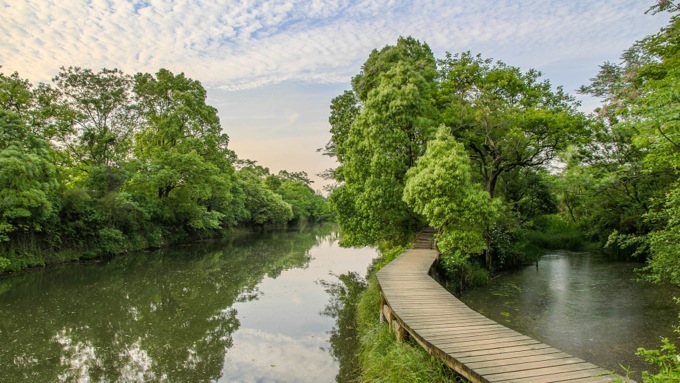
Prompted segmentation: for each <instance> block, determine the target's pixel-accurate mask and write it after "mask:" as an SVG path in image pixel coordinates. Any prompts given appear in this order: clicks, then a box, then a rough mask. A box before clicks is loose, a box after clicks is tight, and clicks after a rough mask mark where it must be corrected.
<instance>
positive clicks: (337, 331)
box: [321, 273, 367, 383]
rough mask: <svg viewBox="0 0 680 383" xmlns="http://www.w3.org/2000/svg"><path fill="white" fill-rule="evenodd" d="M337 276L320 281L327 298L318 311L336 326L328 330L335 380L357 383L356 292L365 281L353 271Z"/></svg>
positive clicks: (358, 293)
mask: <svg viewBox="0 0 680 383" xmlns="http://www.w3.org/2000/svg"><path fill="white" fill-rule="evenodd" d="M338 279H339V281H338V282H328V281H322V285H323V286H324V288H325V289H326V292H327V293H328V294H330V296H331V300H330V302H329V303H328V304H327V305H326V307H325V308H324V310H323V311H322V312H321V314H322V315H325V316H328V317H331V318H335V320H336V325H335V326H334V327H333V329H332V330H331V331H330V334H331V338H330V342H331V348H330V353H331V355H332V356H333V358H334V359H335V360H336V361H337V362H338V363H339V365H340V370H339V371H338V375H337V376H336V378H335V380H336V382H338V383H344V382H358V381H359V376H360V374H361V366H360V365H359V357H358V353H357V350H358V349H359V336H358V335H359V334H358V331H357V327H356V312H357V303H358V301H359V295H360V294H361V293H362V292H363V291H364V290H366V287H367V284H366V280H365V279H364V278H362V277H361V276H360V275H359V274H357V273H346V274H343V275H340V276H339V277H338Z"/></svg>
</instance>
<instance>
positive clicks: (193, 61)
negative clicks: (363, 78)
mask: <svg viewBox="0 0 680 383" xmlns="http://www.w3.org/2000/svg"><path fill="white" fill-rule="evenodd" d="M0 8H2V9H3V12H2V13H1V15H0V32H1V33H3V35H4V36H5V39H4V41H3V44H2V46H1V47H0V63H1V64H2V65H4V66H5V69H9V70H20V72H21V74H22V75H23V76H26V77H28V78H31V79H33V80H43V81H44V80H47V79H49V77H51V76H52V75H53V74H54V73H55V71H56V70H57V67H58V66H61V65H66V66H68V65H79V66H85V67H91V68H94V69H98V68H100V67H104V66H106V67H119V68H122V69H123V70H125V71H127V72H136V71H151V72H154V71H156V70H157V69H158V68H161V67H167V68H169V69H171V70H175V71H184V72H186V73H187V75H189V76H190V77H192V78H197V79H199V80H201V81H202V82H206V83H209V84H210V86H213V87H219V88H222V89H229V90H237V89H247V88H256V87H261V86H264V85H267V84H271V83H277V82H282V81H288V80H294V81H297V80H301V81H309V82H321V83H338V82H347V81H348V79H349V77H351V76H352V75H353V74H355V73H356V72H358V70H359V68H360V65H361V63H362V62H363V60H365V58H366V56H367V55H368V53H369V52H370V50H372V49H373V48H376V47H377V48H379V47H382V46H384V45H386V44H390V43H394V41H395V40H396V38H397V37H398V36H399V35H413V36H414V37H416V38H419V39H422V40H426V41H428V43H430V45H431V46H432V47H433V49H434V50H435V51H438V52H443V51H445V50H448V51H460V50H467V49H472V50H474V51H483V52H498V53H499V54H498V55H496V54H493V56H494V57H498V58H504V57H505V56H509V57H513V58H515V57H516V59H517V61H519V64H522V65H530V64H531V63H536V62H539V63H543V62H547V61H548V60H549V58H551V57H558V58H559V57H567V56H574V55H587V54H593V52H599V51H601V50H607V51H609V50H616V52H619V51H620V50H621V49H623V48H625V46H623V47H622V46H621V44H620V43H615V42H616V41H621V40H626V44H629V43H630V42H631V41H630V40H631V39H634V38H635V37H640V36H643V35H644V33H642V34H641V33H640V32H639V30H640V29H645V31H646V32H645V33H649V32H651V31H649V29H650V28H649V27H648V26H645V24H649V20H650V19H651V16H643V15H642V12H643V11H644V10H645V6H644V5H640V4H639V2H638V1H634V0H628V1H615V0H610V1H589V2H576V3H573V2H563V1H549V2H546V1H538V0H533V1H525V2H517V1H510V0H506V1H491V0H487V1H479V2H467V1H449V0H426V1H418V2H413V1H397V0H359V1H349V0H344V1H331V0H313V1H302V0H293V1H281V0H278V1H277V0H274V1H263V0H256V1H245V0H242V1H238V0H237V1H234V0H217V1H204V0H107V1H92V2H82V1H78V0H70V1H64V0H23V1H13V0H0ZM657 18H658V17H657ZM508 61H511V60H508ZM534 66H536V65H535V64H534Z"/></svg>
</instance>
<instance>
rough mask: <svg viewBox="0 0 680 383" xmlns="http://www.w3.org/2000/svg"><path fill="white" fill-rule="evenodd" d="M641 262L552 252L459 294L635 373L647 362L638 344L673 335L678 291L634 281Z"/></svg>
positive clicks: (527, 329) (529, 331)
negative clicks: (634, 262)
mask: <svg viewBox="0 0 680 383" xmlns="http://www.w3.org/2000/svg"><path fill="white" fill-rule="evenodd" d="M640 266H642V265H641V264H631V263H624V262H612V261H609V260H607V259H606V258H604V257H602V256H599V255H596V254H592V253H573V252H563V251H559V252H551V253H549V254H546V255H544V256H543V257H542V258H541V259H540V261H539V264H538V268H536V267H535V266H530V267H526V268H524V269H523V270H521V271H518V272H516V273H511V274H508V275H503V276H501V277H499V278H498V279H496V280H494V281H493V283H492V284H491V285H489V286H487V287H484V288H479V289H475V290H472V291H469V292H466V293H465V294H463V296H462V300H463V301H464V302H465V303H466V304H468V305H469V306H470V307H472V308H473V309H475V310H476V311H478V312H480V313H482V314H484V315H486V316H487V317H489V318H491V319H493V320H496V321H498V322H499V323H502V324H504V325H506V326H508V327H510V328H513V329H515V330H517V331H519V332H521V333H523V334H526V335H528V336H530V337H533V338H535V339H537V340H540V341H542V342H544V343H547V344H549V345H551V346H553V347H556V348H558V349H561V350H563V351H566V352H568V353H570V354H573V355H575V356H578V357H580V358H582V359H585V360H587V361H589V362H591V363H594V364H596V365H599V366H601V367H604V368H606V369H608V370H613V371H616V372H618V373H620V374H624V373H625V371H624V370H625V369H629V370H631V371H633V373H632V374H631V377H632V378H634V379H636V380H638V381H641V380H640V371H642V370H651V369H652V368H651V366H650V365H648V364H646V363H645V362H644V360H643V359H642V358H640V357H638V356H636V355H635V351H636V350H637V348H638V347H646V348H658V347H659V345H660V344H661V343H660V338H661V337H662V336H663V337H669V338H671V339H676V337H675V336H674V335H673V333H672V331H673V326H674V325H676V324H677V320H678V310H679V309H680V307H678V305H676V304H675V303H674V301H673V297H674V296H677V297H680V290H679V289H677V288H672V287H667V286H657V285H652V284H650V283H646V282H639V281H636V279H637V277H638V276H637V275H636V273H635V271H634V270H635V269H636V268H638V267H640Z"/></svg>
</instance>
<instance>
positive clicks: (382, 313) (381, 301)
mask: <svg viewBox="0 0 680 383" xmlns="http://www.w3.org/2000/svg"><path fill="white" fill-rule="evenodd" d="M384 307H385V296H384V295H383V293H382V292H380V323H382V322H384V321H385V313H384V312H383V310H384Z"/></svg>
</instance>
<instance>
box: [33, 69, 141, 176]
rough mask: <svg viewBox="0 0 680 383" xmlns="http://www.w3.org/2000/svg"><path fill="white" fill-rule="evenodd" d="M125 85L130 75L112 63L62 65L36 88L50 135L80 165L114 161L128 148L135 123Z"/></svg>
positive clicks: (86, 167)
mask: <svg viewBox="0 0 680 383" xmlns="http://www.w3.org/2000/svg"><path fill="white" fill-rule="evenodd" d="M131 90H132V78H131V77H130V76H128V75H126V74H124V73H123V72H121V71H120V70H118V69H106V68H104V69H102V70H101V71H99V72H94V71H92V70H91V69H82V68H79V67H68V68H64V67H62V68H61V71H60V72H59V74H57V76H56V77H54V78H53V79H52V85H51V86H43V87H41V88H40V89H39V91H40V92H39V93H40V98H41V101H42V103H43V104H44V105H43V107H44V108H46V109H49V111H48V113H51V114H52V124H53V127H52V129H51V132H52V133H53V135H52V137H50V138H51V139H53V140H56V141H57V142H58V143H59V146H60V147H61V148H63V149H66V150H67V151H68V154H69V155H70V156H71V159H72V161H74V162H75V163H78V164H79V165H81V166H82V167H83V168H82V170H84V171H89V167H97V166H104V167H115V166H119V165H120V164H121V163H122V162H123V161H124V160H125V159H126V158H127V157H128V156H129V154H130V150H131V148H132V138H133V135H134V129H135V127H136V125H137V120H136V114H135V113H134V110H133V109H132V100H131Z"/></svg>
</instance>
